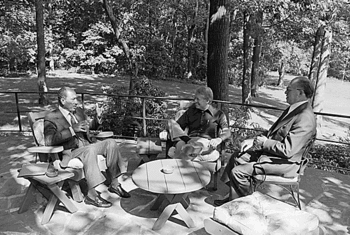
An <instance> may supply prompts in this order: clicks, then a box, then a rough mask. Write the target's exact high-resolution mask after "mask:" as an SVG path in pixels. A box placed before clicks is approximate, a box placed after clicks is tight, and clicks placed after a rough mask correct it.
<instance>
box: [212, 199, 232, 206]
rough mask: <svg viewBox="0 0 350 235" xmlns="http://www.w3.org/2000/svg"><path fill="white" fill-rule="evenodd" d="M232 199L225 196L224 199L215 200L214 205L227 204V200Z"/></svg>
mask: <svg viewBox="0 0 350 235" xmlns="http://www.w3.org/2000/svg"><path fill="white" fill-rule="evenodd" d="M229 201H230V199H229V198H228V197H227V198H224V199H222V200H214V205H215V206H221V205H223V204H225V203H226V202H229Z"/></svg>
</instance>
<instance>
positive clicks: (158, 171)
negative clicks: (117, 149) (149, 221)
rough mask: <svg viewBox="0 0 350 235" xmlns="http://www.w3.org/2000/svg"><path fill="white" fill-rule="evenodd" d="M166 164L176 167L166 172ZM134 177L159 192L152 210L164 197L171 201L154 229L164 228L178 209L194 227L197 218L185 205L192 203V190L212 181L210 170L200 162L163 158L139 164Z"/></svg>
mask: <svg viewBox="0 0 350 235" xmlns="http://www.w3.org/2000/svg"><path fill="white" fill-rule="evenodd" d="M164 168H165V169H168V168H170V169H172V173H164V171H163V169H164ZM132 180H133V181H134V183H135V184H136V185H137V186H138V187H139V188H141V189H144V190H146V191H149V192H153V193H158V197H157V199H156V200H155V202H154V204H153V206H152V207H151V210H157V209H158V208H159V206H160V205H161V204H162V202H163V201H164V200H166V201H167V202H168V205H167V206H166V207H165V208H164V210H163V212H162V213H161V215H160V216H159V218H158V219H157V221H156V222H155V223H154V225H153V228H152V229H153V230H158V229H161V228H162V227H163V225H164V224H165V222H166V221H167V220H168V219H169V217H170V216H171V214H172V213H173V211H174V210H176V211H177V213H178V214H179V215H180V216H181V218H182V219H183V220H184V222H185V223H186V225H187V226H188V227H194V222H193V220H192V218H191V217H190V215H189V214H188V212H187V211H186V209H185V208H186V207H188V206H189V204H190V200H189V198H188V193H190V192H193V191H196V190H199V189H201V188H203V187H205V186H206V185H207V184H209V182H210V172H209V170H208V169H207V168H206V167H205V166H203V165H202V164H200V163H198V162H193V161H186V160H181V159H161V160H156V161H151V162H147V163H145V164H143V165H141V166H139V167H138V168H137V169H136V170H135V171H134V172H133V174H132Z"/></svg>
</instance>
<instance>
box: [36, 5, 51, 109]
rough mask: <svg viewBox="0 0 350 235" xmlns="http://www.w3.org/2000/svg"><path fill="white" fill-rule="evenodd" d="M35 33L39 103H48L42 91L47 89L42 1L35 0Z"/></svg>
mask: <svg viewBox="0 0 350 235" xmlns="http://www.w3.org/2000/svg"><path fill="white" fill-rule="evenodd" d="M35 3H36V4H35V7H36V33H37V37H36V38H37V45H38V55H37V69H38V81H37V85H38V90H39V104H42V105H47V104H49V99H48V97H47V96H46V94H45V93H44V92H47V91H48V88H47V84H46V70H45V40H44V9H43V1H42V0H36V1H35Z"/></svg>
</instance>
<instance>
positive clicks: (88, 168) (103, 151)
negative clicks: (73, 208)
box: [72, 139, 128, 189]
mask: <svg viewBox="0 0 350 235" xmlns="http://www.w3.org/2000/svg"><path fill="white" fill-rule="evenodd" d="M72 154H73V157H78V158H80V159H81V161H82V162H83V164H84V173H85V178H86V181H87V184H88V187H89V189H91V188H94V187H96V186H97V185H99V184H101V183H103V182H104V181H105V180H106V178H105V177H104V176H103V174H102V173H101V171H100V169H99V167H98V164H97V155H103V156H104V157H106V165H107V171H108V173H109V174H110V176H111V179H112V180H113V181H115V180H116V178H117V177H118V176H119V175H120V174H122V173H125V172H126V171H127V167H128V161H127V158H126V157H123V156H122V155H121V154H120V151H119V146H118V144H117V143H116V142H115V140H113V139H108V140H104V141H100V142H97V143H94V144H91V145H88V146H85V147H81V148H78V149H76V150H74V151H73V152H72Z"/></svg>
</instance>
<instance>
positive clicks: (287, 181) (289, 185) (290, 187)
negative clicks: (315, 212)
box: [252, 135, 316, 210]
mask: <svg viewBox="0 0 350 235" xmlns="http://www.w3.org/2000/svg"><path fill="white" fill-rule="evenodd" d="M315 139H316V135H314V136H313V137H312V139H310V140H309V142H308V144H307V146H306V148H305V150H304V153H303V155H302V158H301V162H300V167H299V170H298V175H297V176H295V177H292V178H286V177H283V176H277V175H254V176H253V177H252V187H253V191H254V192H255V191H256V189H257V188H258V187H260V186H261V185H262V184H275V185H278V186H280V187H282V188H284V189H286V190H287V191H288V192H289V193H290V194H291V196H292V198H293V200H294V202H295V204H296V205H297V206H298V208H299V209H300V210H301V203H300V193H299V183H300V180H301V176H302V175H304V171H305V168H306V166H307V164H308V162H309V157H308V155H309V151H310V149H311V148H312V146H313V144H314V142H315Z"/></svg>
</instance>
